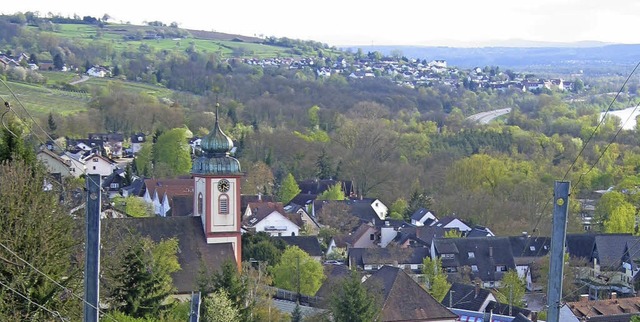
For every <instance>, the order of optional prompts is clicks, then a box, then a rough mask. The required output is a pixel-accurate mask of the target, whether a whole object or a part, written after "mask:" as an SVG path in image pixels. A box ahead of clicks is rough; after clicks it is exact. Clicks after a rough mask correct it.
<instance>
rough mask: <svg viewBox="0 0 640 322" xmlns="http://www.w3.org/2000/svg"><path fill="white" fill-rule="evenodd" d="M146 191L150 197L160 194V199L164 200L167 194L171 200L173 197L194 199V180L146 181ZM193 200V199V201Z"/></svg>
mask: <svg viewBox="0 0 640 322" xmlns="http://www.w3.org/2000/svg"><path fill="white" fill-rule="evenodd" d="M144 186H145V191H148V192H149V195H150V196H153V195H154V193H156V192H157V193H158V198H162V197H163V196H164V195H165V194H166V195H167V197H169V198H171V197H173V196H191V198H193V189H194V183H193V179H191V178H189V179H145V180H144ZM192 200H193V199H192Z"/></svg>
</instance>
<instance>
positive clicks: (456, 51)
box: [349, 43, 640, 69]
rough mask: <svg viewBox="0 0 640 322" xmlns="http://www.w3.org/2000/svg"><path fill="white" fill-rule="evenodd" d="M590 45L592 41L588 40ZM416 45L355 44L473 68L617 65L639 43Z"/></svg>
mask: <svg viewBox="0 0 640 322" xmlns="http://www.w3.org/2000/svg"><path fill="white" fill-rule="evenodd" d="M591 44H592V45H593V43H591ZM582 45H583V46H582V47H578V46H577V45H576V47H478V48H454V47H417V46H359V47H352V48H349V49H351V50H352V51H355V50H357V49H358V48H361V49H362V50H363V51H364V52H368V51H379V52H381V53H383V54H385V55H390V54H391V53H392V52H393V51H398V50H399V51H401V52H402V55H404V56H405V57H408V58H419V59H426V60H433V59H444V60H446V61H447V62H448V63H449V65H451V66H458V67H462V68H473V67H476V66H480V67H483V66H489V65H495V66H500V67H503V68H526V67H554V66H564V67H575V68H580V69H582V68H589V67H593V66H594V65H596V64H597V65H598V66H602V67H619V66H627V65H635V64H636V63H637V62H638V59H640V44H638V45H636V44H634V45H604V46H595V47H586V46H584V45H586V44H582Z"/></svg>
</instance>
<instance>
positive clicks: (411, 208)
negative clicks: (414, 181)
mask: <svg viewBox="0 0 640 322" xmlns="http://www.w3.org/2000/svg"><path fill="white" fill-rule="evenodd" d="M432 205H433V198H431V197H429V196H428V195H427V194H426V193H425V192H423V191H419V190H414V191H413V193H412V194H411V198H410V199H409V204H408V205H407V211H406V212H405V218H411V215H413V213H414V212H416V211H418V209H420V208H425V209H429V208H431V206H432Z"/></svg>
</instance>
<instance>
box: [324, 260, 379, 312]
mask: <svg viewBox="0 0 640 322" xmlns="http://www.w3.org/2000/svg"><path fill="white" fill-rule="evenodd" d="M376 299H377V298H376V296H375V295H374V294H373V292H371V291H369V290H368V289H367V288H366V287H365V286H364V285H362V283H361V282H360V275H359V274H358V273H357V272H355V271H352V272H351V273H350V274H349V276H348V277H346V278H345V279H344V280H343V282H342V283H341V284H340V286H339V287H338V289H337V290H336V291H335V292H334V293H333V295H332V296H331V299H330V305H329V309H330V310H331V312H333V317H334V320H335V321H350V322H371V321H375V320H376V316H377V315H378V313H379V309H378V303H377V302H378V301H376Z"/></svg>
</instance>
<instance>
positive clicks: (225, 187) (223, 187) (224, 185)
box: [218, 179, 231, 192]
mask: <svg viewBox="0 0 640 322" xmlns="http://www.w3.org/2000/svg"><path fill="white" fill-rule="evenodd" d="M230 186H231V185H230V184H229V180H227V179H222V180H220V181H218V191H220V192H227V191H229V187H230Z"/></svg>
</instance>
